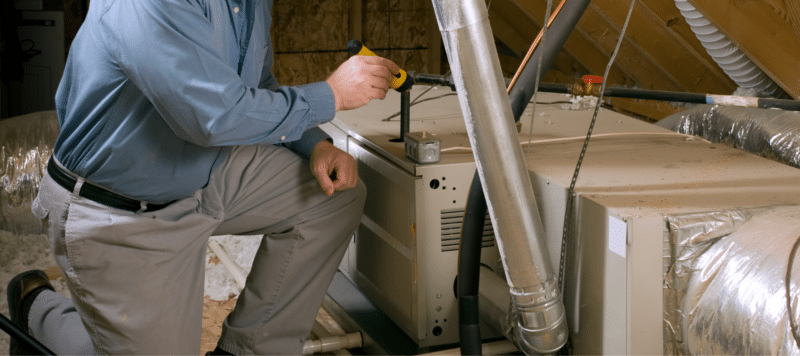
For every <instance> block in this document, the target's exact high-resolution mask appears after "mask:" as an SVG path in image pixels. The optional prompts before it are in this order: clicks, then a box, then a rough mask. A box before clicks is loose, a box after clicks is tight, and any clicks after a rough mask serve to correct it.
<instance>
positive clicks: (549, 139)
mask: <svg viewBox="0 0 800 356" xmlns="http://www.w3.org/2000/svg"><path fill="white" fill-rule="evenodd" d="M637 135H641V136H679V137H684V138H687V139H693V140H697V141H702V142H706V143H711V142H710V141H708V140H706V139H704V138H700V137H697V136H694V135H689V134H682V133H678V132H612V133H605V134H596V135H592V137H595V138H597V137H613V136H637ZM580 139H586V137H585V136H572V137H559V138H547V139H542V140H528V141H525V142H520V144H521V145H529V146H532V145H535V144H539V143H553V142H565V141H575V140H580ZM452 151H469V152H472V147H463V146H454V147H447V148H443V149H441V150H440V152H443V153H446V152H452Z"/></svg>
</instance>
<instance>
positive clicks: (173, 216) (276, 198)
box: [29, 145, 366, 355]
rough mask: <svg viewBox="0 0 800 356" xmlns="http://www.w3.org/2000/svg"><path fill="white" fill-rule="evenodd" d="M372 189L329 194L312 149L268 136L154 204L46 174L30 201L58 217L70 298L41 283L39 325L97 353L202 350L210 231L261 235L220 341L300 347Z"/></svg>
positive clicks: (234, 346)
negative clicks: (137, 208) (77, 190)
mask: <svg viewBox="0 0 800 356" xmlns="http://www.w3.org/2000/svg"><path fill="white" fill-rule="evenodd" d="M365 195H366V189H365V188H364V184H363V183H361V182H359V185H358V187H357V188H356V189H352V190H348V191H345V192H337V193H336V194H334V195H333V196H331V197H328V196H326V195H325V194H324V193H323V192H322V190H321V189H320V188H319V185H318V184H317V182H316V180H315V179H314V177H313V176H312V174H311V172H310V170H309V162H308V161H307V160H305V159H302V158H301V157H299V156H298V155H296V154H295V153H293V152H291V151H290V150H288V149H286V148H283V147H278V146H271V145H269V146H267V145H263V146H242V147H236V148H234V149H233V150H232V151H231V153H230V154H229V155H228V158H227V159H226V161H225V163H223V164H222V165H221V166H220V167H219V168H218V169H217V170H216V171H215V172H214V173H213V174H212V177H211V179H210V183H209V184H208V186H207V187H205V188H203V189H201V190H199V191H197V192H196V193H195V195H194V196H191V197H188V198H185V199H182V200H178V201H176V202H174V203H173V204H171V205H169V206H167V207H166V208H164V209H162V210H158V211H155V212H149V213H140V214H136V213H130V212H127V211H122V210H117V209H113V208H110V207H107V206H105V205H102V204H99V203H96V202H93V201H91V200H88V199H85V198H82V197H79V196H76V195H74V194H73V193H72V192H69V191H67V190H65V189H63V188H62V187H61V186H59V185H58V184H57V183H55V182H54V181H53V180H52V179H51V178H50V177H49V176H46V177H45V178H44V180H43V182H42V184H41V188H40V191H39V196H38V197H37V199H36V201H34V204H33V211H34V214H36V215H37V216H38V217H39V218H42V219H45V218H46V219H49V223H50V226H49V235H50V238H51V243H52V248H53V251H54V254H55V257H56V260H57V264H58V265H59V267H60V268H61V270H62V272H63V273H64V276H65V279H66V281H67V285H68V286H69V289H70V292H71V293H72V301H70V300H69V299H67V298H57V297H55V296H54V294H44V293H43V294H42V295H44V296H45V297H43V298H37V299H36V302H35V303H34V304H33V306H32V308H31V312H30V314H29V324H30V326H31V330H32V332H33V334H34V336H35V337H36V338H37V339H39V340H41V341H42V342H43V343H44V344H45V345H46V346H48V347H50V348H51V349H53V351H54V352H56V353H58V354H77V353H81V352H86V351H87V350H85V349H81V347H84V348H85V346H79V345H87V344H89V343H88V342H83V341H86V340H85V339H86V338H87V337H88V338H90V339H91V345H93V347H94V350H92V351H91V352H94V353H100V354H184V355H198V354H200V352H201V350H200V331H201V320H202V309H203V283H204V272H205V256H206V244H207V241H208V237H209V236H211V235H212V234H213V235H223V234H241V235H259V234H263V235H264V238H263V240H262V241H261V245H260V246H259V248H258V252H257V253H256V256H255V260H254V262H253V267H252V270H251V272H250V275H249V276H248V277H247V283H246V286H245V288H244V290H243V291H242V293H241V295H240V296H239V300H238V302H237V303H236V308H235V309H234V311H233V312H232V313H231V314H230V315H229V316H228V318H227V319H226V320H225V323H224V325H223V332H222V337H221V339H220V342H219V346H220V347H221V348H222V349H223V350H226V351H228V352H231V353H234V354H300V353H301V351H302V346H303V342H304V339H305V338H306V337H307V336H308V334H309V331H310V330H311V326H312V324H313V322H314V318H315V316H316V313H317V310H318V309H319V306H320V304H321V302H322V298H323V297H324V295H325V291H326V289H327V287H328V285H329V283H330V281H331V279H332V278H333V275H334V273H335V272H336V269H337V267H338V265H339V262H340V261H341V259H342V256H343V255H344V252H345V249H346V247H347V243H348V241H349V238H350V237H351V235H352V233H353V232H354V231H355V229H356V227H357V225H358V222H359V220H360V217H361V213H362V210H363V206H364V199H365ZM73 303H74V307H73ZM76 312H77V313H78V314H79V315H80V318H77V317H76V316H75V313H76ZM79 320H80V321H82V325H81V324H80V323H79V322H78V321H79ZM54 330H60V332H54ZM65 333H66V335H65ZM81 338H82V339H83V340H82V339H81ZM73 345H74V346H73Z"/></svg>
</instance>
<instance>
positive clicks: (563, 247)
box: [558, 0, 636, 291]
mask: <svg viewBox="0 0 800 356" xmlns="http://www.w3.org/2000/svg"><path fill="white" fill-rule="evenodd" d="M634 5H636V0H631V6H630V9H628V16H627V17H626V18H625V24H624V25H623V26H622V31H621V32H620V34H619V39H618V40H617V46H616V47H615V48H614V52H613V53H612V54H611V58H610V59H609V60H608V65H606V71H605V74H603V78H604V80H603V86H602V88H601V89H600V97H599V98H597V106H595V108H594V115H593V116H592V122H591V123H590V124H589V132H587V133H586V139H585V140H584V141H583V148H582V149H581V154H580V156H579V157H578V164H577V165H576V166H575V172H574V173H573V175H572V182H571V183H570V185H569V191H568V192H567V207H566V209H565V210H566V211H565V212H564V228H563V229H562V236H561V263H560V264H559V268H558V287H559V289H560V290H562V291H563V290H564V267H565V264H566V255H567V236H568V235H569V226H570V225H571V224H570V217H571V216H572V214H571V211H572V205H573V203H574V200H575V182H577V180H578V173H579V172H580V170H581V164H583V158H584V157H585V156H586V148H587V147H588V146H589V139H590V138H591V137H592V130H594V124H595V122H596V121H597V114H598V112H600V106H601V105H602V103H603V92H605V90H606V84H608V80H605V79H608V73H609V72H610V71H611V65H612V64H614V59H616V58H617V53H619V48H620V46H621V45H622V40H623V39H624V38H625V31H626V30H627V29H628V23H629V22H630V20H631V14H633V7H634Z"/></svg>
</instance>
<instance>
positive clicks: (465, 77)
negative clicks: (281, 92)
mask: <svg viewBox="0 0 800 356" xmlns="http://www.w3.org/2000/svg"><path fill="white" fill-rule="evenodd" d="M433 7H434V11H435V13H436V18H437V20H438V23H439V29H440V30H441V32H442V38H443V42H444V44H445V49H446V51H447V57H448V59H449V61H450V68H451V70H452V72H453V79H454V81H455V84H456V89H457V91H458V99H459V103H460V105H461V111H462V113H463V115H464V121H465V122H466V127H467V133H468V134H469V139H470V143H471V145H472V148H473V154H474V156H475V162H476V165H477V168H478V173H479V176H480V179H481V183H482V184H483V189H484V194H485V195H486V198H487V199H486V200H487V206H488V209H489V213H490V216H491V219H492V225H493V226H494V229H495V236H496V237H497V244H498V247H499V249H500V255H501V258H502V261H503V266H504V268H505V270H506V277H507V281H508V285H509V286H510V293H511V295H512V300H513V304H514V308H515V311H516V313H515V316H516V317H517V318H518V320H519V322H518V323H517V326H516V330H515V332H514V339H513V340H512V341H514V342H515V343H516V344H517V346H518V347H519V348H520V350H522V351H523V352H525V353H526V354H536V353H551V352H554V351H556V350H558V349H560V348H561V347H562V346H563V345H564V344H565V342H566V340H567V332H568V331H567V325H566V318H565V314H564V305H563V303H562V302H561V293H560V291H559V288H558V281H557V276H556V275H555V273H553V272H552V271H551V267H550V266H551V264H550V257H549V254H548V250H547V248H546V246H545V243H544V230H543V228H542V222H541V220H540V218H539V212H538V209H537V207H536V200H535V197H534V195H533V188H532V186H531V182H530V176H529V175H528V170H527V168H526V166H525V160H524V158H523V155H522V148H521V146H520V143H519V137H518V136H517V130H516V126H515V125H514V119H513V114H512V112H511V105H510V103H509V99H508V95H507V94H506V90H505V83H504V81H503V76H502V72H501V70H500V61H499V58H498V56H497V51H496V49H495V46H494V37H493V36H492V32H491V28H490V26H489V16H488V11H487V9H486V4H485V3H484V1H483V0H466V1H458V0H433ZM498 202H502V204H498Z"/></svg>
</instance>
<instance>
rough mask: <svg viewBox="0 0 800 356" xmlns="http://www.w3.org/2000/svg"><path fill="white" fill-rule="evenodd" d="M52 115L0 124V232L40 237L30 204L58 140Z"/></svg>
mask: <svg viewBox="0 0 800 356" xmlns="http://www.w3.org/2000/svg"><path fill="white" fill-rule="evenodd" d="M58 131H59V128H58V119H57V117H56V113H55V111H42V112H37V113H32V114H28V115H23V116H17V117H14V118H10V119H5V120H0V229H2V230H6V231H10V232H12V233H14V234H42V233H44V227H43V225H42V222H41V220H39V219H37V218H36V217H35V216H33V214H32V213H31V202H33V199H34V198H36V194H37V193H38V192H39V183H40V182H41V180H42V172H43V170H44V167H45V165H46V164H47V159H48V158H50V155H51V154H52V153H53V145H54V144H55V142H56V137H57V136H58Z"/></svg>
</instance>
